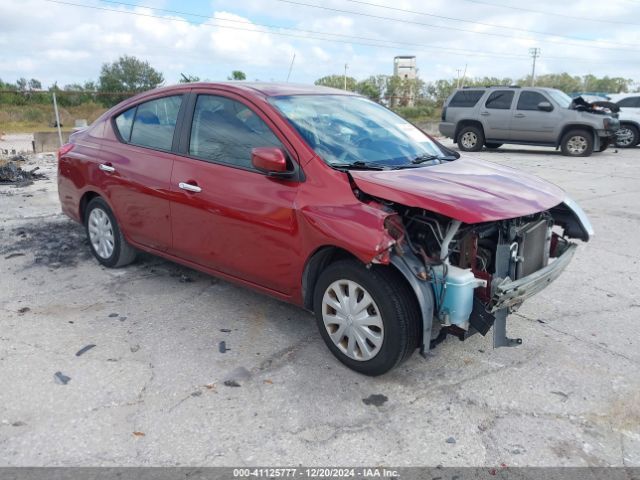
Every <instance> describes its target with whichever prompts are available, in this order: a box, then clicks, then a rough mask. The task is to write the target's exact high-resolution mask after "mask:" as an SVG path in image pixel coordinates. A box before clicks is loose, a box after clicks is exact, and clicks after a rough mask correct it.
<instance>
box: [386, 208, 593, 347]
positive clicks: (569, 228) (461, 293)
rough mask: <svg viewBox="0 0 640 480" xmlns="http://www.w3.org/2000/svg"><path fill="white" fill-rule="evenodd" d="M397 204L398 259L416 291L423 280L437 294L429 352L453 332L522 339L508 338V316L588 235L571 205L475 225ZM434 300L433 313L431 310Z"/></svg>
mask: <svg viewBox="0 0 640 480" xmlns="http://www.w3.org/2000/svg"><path fill="white" fill-rule="evenodd" d="M392 208H393V210H394V211H396V212H397V213H398V214H397V215H392V216H390V217H389V218H388V219H387V222H386V228H387V231H388V232H389V233H390V235H391V236H392V237H393V238H394V239H395V240H396V243H395V245H394V247H393V249H394V253H393V255H392V259H391V261H392V263H393V264H394V265H396V267H398V268H399V269H400V270H401V271H403V273H404V274H405V276H407V275H408V273H407V272H410V274H411V275H413V276H414V278H415V279H414V282H413V283H414V289H415V280H417V281H418V282H419V284H421V285H422V287H424V285H428V286H429V288H430V290H431V293H432V297H431V298H429V295H428V293H427V294H425V298H424V299H423V300H421V304H422V307H423V308H422V309H423V317H425V325H424V327H425V328H424V332H423V336H424V337H425V338H424V339H423V348H422V349H421V352H422V353H423V354H424V353H425V352H426V351H428V350H429V349H430V348H433V347H435V345H437V344H438V343H439V342H440V341H442V340H444V338H445V337H446V336H447V335H454V336H456V337H458V338H460V339H461V340H464V339H465V338H466V337H468V336H470V335H472V334H474V333H480V334H482V335H486V334H487V333H488V332H489V330H490V329H491V328H492V327H494V346H511V345H517V344H520V343H521V340H520V339H510V338H508V337H507V336H506V317H507V314H508V313H510V312H513V311H515V310H516V309H517V308H518V307H519V306H520V305H521V304H522V302H523V301H524V300H525V299H526V298H529V297H530V296H532V295H534V294H536V293H537V292H539V291H540V290H542V289H543V288H545V287H546V286H547V285H548V284H549V283H551V282H552V281H553V280H554V279H555V278H557V277H558V276H559V275H560V273H561V272H562V270H564V268H565V267H566V265H568V263H569V261H570V260H571V257H572V256H573V253H574V250H575V247H576V244H574V243H572V242H570V241H569V240H568V238H582V239H585V238H584V232H583V230H582V228H581V225H579V222H578V221H577V219H576V217H574V216H572V215H571V214H570V212H569V211H570V207H567V206H566V205H565V204H561V205H559V206H558V207H555V208H554V209H551V210H549V211H544V212H540V213H536V214H533V215H529V216H525V217H519V218H514V219H508V220H498V221H493V222H485V223H480V224H473V225H469V224H463V223H462V222H460V221H457V220H452V219H450V218H447V217H444V216H442V215H438V214H435V213H432V212H427V211H424V210H420V209H415V208H408V207H402V206H399V205H395V204H394V205H392ZM568 212H569V213H568ZM586 239H588V236H587V238H586ZM417 293H418V292H417ZM419 300H420V297H419ZM429 300H431V305H432V309H431V310H432V311H431V313H429V308H427V309H426V311H425V308H424V306H425V305H424V304H425V303H429ZM427 307H428V305H427ZM429 316H430V318H431V322H429V320H428V319H426V317H429ZM429 323H430V324H429ZM427 335H428V338H427Z"/></svg>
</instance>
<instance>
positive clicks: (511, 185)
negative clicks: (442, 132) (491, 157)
mask: <svg viewBox="0 0 640 480" xmlns="http://www.w3.org/2000/svg"><path fill="white" fill-rule="evenodd" d="M350 174H351V176H352V178H353V180H354V181H355V183H356V185H357V186H358V188H359V189H360V190H362V191H363V192H365V193H367V194H369V195H372V196H374V197H378V198H382V199H385V200H390V201H392V202H396V203H400V204H402V205H406V206H409V207H416V208H423V209H425V210H429V211H432V212H436V213H439V214H441V215H445V216H447V217H450V218H453V219H455V220H460V221H462V222H464V223H480V222H489V221H494V220H503V219H507V218H515V217H521V216H524V215H531V214H533V213H537V212H542V211H544V210H548V209H550V208H551V207H554V206H556V205H558V204H559V203H561V202H562V201H563V200H564V199H565V197H566V195H565V193H564V192H563V191H562V190H561V189H560V188H558V187H556V186H555V185H553V184H551V183H549V182H547V181H545V180H542V179H541V178H538V177H536V176H535V175H530V174H527V173H524V172H522V171H520V170H515V169H513V168H509V167H503V166H500V165H496V164H493V163H489V162H484V161H482V160H475V159H469V158H465V159H460V160H456V161H453V162H448V163H443V164H440V165H435V166H431V167H422V168H408V169H404V170H386V171H377V170H351V171H350Z"/></svg>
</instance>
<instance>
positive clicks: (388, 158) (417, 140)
mask: <svg viewBox="0 0 640 480" xmlns="http://www.w3.org/2000/svg"><path fill="white" fill-rule="evenodd" d="M270 102H271V103H272V105H274V106H275V107H276V108H277V109H278V110H279V111H280V112H281V113H282V115H284V117H285V118H286V119H287V120H288V121H289V122H290V123H291V124H292V125H293V126H294V127H295V129H296V130H297V131H298V132H299V133H300V135H301V136H302V137H303V138H304V139H305V141H306V142H307V143H308V144H309V146H311V148H313V149H314V150H315V152H316V153H317V154H318V155H319V156H320V158H322V159H323V160H324V161H325V162H327V163H328V164H329V165H332V166H336V167H341V166H345V167H349V166H351V167H359V168H405V167H409V166H414V167H417V166H425V165H430V164H433V163H440V159H445V158H446V154H445V153H443V152H442V150H440V148H438V146H437V145H436V144H435V143H434V142H433V140H431V139H430V138H429V137H428V136H426V135H425V134H424V133H422V132H421V131H420V130H418V129H417V128H416V127H414V126H413V125H411V124H410V123H408V122H407V121H406V120H404V119H402V118H401V117H399V116H398V115H396V114H395V113H393V112H391V111H390V110H388V109H386V108H384V107H383V106H381V105H378V104H377V103H374V102H372V101H370V100H367V99H365V98H362V97H357V96H349V95H292V96H282V97H271V98H270Z"/></svg>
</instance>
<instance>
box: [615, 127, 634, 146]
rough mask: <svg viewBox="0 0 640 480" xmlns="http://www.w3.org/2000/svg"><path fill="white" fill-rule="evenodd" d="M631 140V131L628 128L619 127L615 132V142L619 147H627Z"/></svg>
mask: <svg viewBox="0 0 640 480" xmlns="http://www.w3.org/2000/svg"><path fill="white" fill-rule="evenodd" d="M632 141H633V132H632V131H631V129H630V128H624V127H623V128H620V129H619V130H618V131H617V132H616V143H617V144H618V145H619V146H621V147H628V146H629V145H631V142H632Z"/></svg>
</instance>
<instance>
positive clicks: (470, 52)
mask: <svg viewBox="0 0 640 480" xmlns="http://www.w3.org/2000/svg"><path fill="white" fill-rule="evenodd" d="M45 1H47V2H50V3H55V4H58V5H64V6H74V7H81V8H87V9H93V10H101V11H107V12H113V13H118V14H124V15H135V16H141V17H149V18H157V19H160V20H164V21H173V22H182V23H187V24H189V25H193V23H192V22H190V21H189V20H187V19H184V18H175V17H171V18H169V17H165V16H161V15H153V14H150V13H142V12H133V11H126V10H117V9H113V8H107V7H99V6H94V5H85V4H79V3H73V2H66V1H62V0H45ZM105 1H108V2H109V3H114V4H118V5H124V6H131V7H144V8H149V9H150V10H158V11H163V12H166V13H173V14H180V15H187V16H194V17H203V18H210V17H209V16H205V15H201V14H195V13H189V12H183V11H178V10H168V9H162V8H155V7H146V6H143V5H135V4H129V3H125V2H119V1H114V0H105ZM279 1H284V0H279ZM215 20H216V21H217V22H220V21H222V22H234V23H241V24H245V25H251V26H261V27H265V28H280V29H282V30H291V31H297V32H303V33H310V34H312V35H296V34H292V33H285V32H278V31H273V30H266V31H265V30H258V29H255V28H242V27H237V26H229V25H220V24H217V23H210V22H201V23H200V24H199V25H207V26H212V27H216V28H227V29H232V30H242V31H248V32H253V33H268V34H273V35H280V36H285V37H295V38H302V39H306V40H321V41H328V42H334V43H341V44H353V45H362V46H368V47H376V48H384V49H390V50H397V48H398V47H397V46H394V45H388V44H389V43H393V44H396V45H406V46H412V47H419V48H423V49H426V50H436V51H438V52H443V53H447V54H449V55H460V56H469V55H474V56H481V57H493V58H512V59H525V58H527V56H526V55H518V54H508V53H499V52H487V51H485V50H468V49H462V48H455V47H442V46H439V45H429V44H419V43H410V42H398V41H393V40H387V39H384V40H383V39H377V38H371V37H360V36H353V35H344V34H327V33H324V32H317V31H313V30H302V29H296V28H291V27H281V26H274V25H264V24H259V23H253V22H248V21H243V20H232V19H223V18H217V19H215ZM313 35H324V36H323V37H317V36H313ZM326 35H333V36H338V37H341V38H344V39H348V40H339V39H335V38H326ZM351 39H356V40H358V41H352V40H351ZM360 40H365V41H366V42H374V43H365V42H362V41H360ZM381 42H384V43H381ZM163 51H165V52H166V50H163ZM181 54H182V52H181ZM546 58H549V59H566V60H573V61H577V62H581V61H589V60H580V59H576V58H575V57H546ZM614 62H615V60H614V59H610V60H609V63H614ZM601 63H607V62H601Z"/></svg>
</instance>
